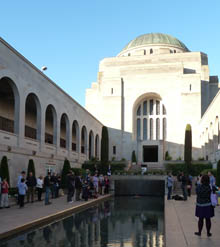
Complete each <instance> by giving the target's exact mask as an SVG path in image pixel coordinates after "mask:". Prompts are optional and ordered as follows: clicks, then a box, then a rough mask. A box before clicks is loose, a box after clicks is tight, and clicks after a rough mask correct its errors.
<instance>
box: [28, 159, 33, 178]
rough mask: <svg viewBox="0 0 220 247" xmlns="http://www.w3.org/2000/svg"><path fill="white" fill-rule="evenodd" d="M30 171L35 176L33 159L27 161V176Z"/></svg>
mask: <svg viewBox="0 0 220 247" xmlns="http://www.w3.org/2000/svg"><path fill="white" fill-rule="evenodd" d="M30 172H32V173H33V176H34V177H35V167H34V161H33V160H32V159H30V160H29V162H28V169H27V176H29V173H30Z"/></svg>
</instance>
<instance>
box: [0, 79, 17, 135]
mask: <svg viewBox="0 0 220 247" xmlns="http://www.w3.org/2000/svg"><path fill="white" fill-rule="evenodd" d="M19 103H20V99H19V95H18V90H17V87H16V85H15V83H14V82H13V81H12V80H11V79H10V78H8V77H3V78H2V79H0V130H4V131H7V132H11V133H16V134H18V124H19V122H18V117H19Z"/></svg>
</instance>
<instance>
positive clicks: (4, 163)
mask: <svg viewBox="0 0 220 247" xmlns="http://www.w3.org/2000/svg"><path fill="white" fill-rule="evenodd" d="M0 176H1V178H2V179H3V178H6V179H7V181H8V184H9V185H10V176H9V169H8V159H7V157H6V156H3V157H2V160H1V165H0Z"/></svg>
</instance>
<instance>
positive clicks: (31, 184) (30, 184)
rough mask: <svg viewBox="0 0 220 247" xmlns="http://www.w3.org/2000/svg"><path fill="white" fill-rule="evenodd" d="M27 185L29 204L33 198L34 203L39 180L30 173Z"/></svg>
mask: <svg viewBox="0 0 220 247" xmlns="http://www.w3.org/2000/svg"><path fill="white" fill-rule="evenodd" d="M26 184H27V187H28V191H27V203H29V201H30V196H31V202H32V203H33V202H34V192H35V186H36V184H37V180H36V178H35V176H34V175H33V173H32V172H29V176H28V177H27V180H26Z"/></svg>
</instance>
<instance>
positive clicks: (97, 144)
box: [95, 135, 99, 158]
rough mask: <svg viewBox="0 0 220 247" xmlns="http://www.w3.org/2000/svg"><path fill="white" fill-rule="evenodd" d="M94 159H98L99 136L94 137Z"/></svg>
mask: <svg viewBox="0 0 220 247" xmlns="http://www.w3.org/2000/svg"><path fill="white" fill-rule="evenodd" d="M95 157H96V158H99V136H98V135H96V137H95Z"/></svg>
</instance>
